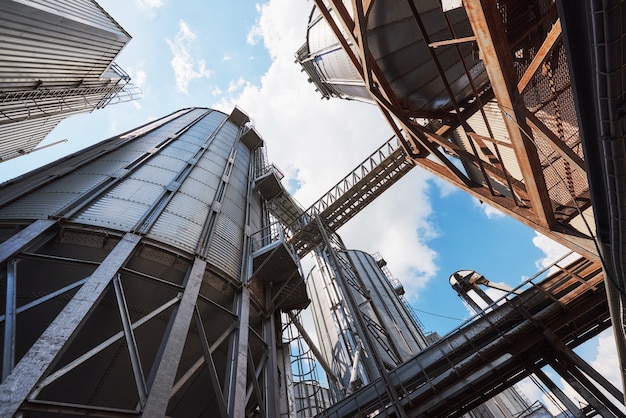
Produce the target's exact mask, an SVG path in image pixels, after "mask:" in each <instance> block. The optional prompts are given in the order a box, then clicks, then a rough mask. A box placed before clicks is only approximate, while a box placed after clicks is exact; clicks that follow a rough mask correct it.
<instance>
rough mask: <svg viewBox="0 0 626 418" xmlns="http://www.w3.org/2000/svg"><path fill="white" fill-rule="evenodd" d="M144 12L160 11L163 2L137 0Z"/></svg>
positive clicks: (159, 0)
mask: <svg viewBox="0 0 626 418" xmlns="http://www.w3.org/2000/svg"><path fill="white" fill-rule="evenodd" d="M135 1H136V2H137V4H138V5H139V8H140V9H142V10H152V9H158V8H159V7H161V6H163V0H135Z"/></svg>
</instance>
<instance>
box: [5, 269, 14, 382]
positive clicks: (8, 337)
mask: <svg viewBox="0 0 626 418" xmlns="http://www.w3.org/2000/svg"><path fill="white" fill-rule="evenodd" d="M16 273H17V260H16V259H12V260H9V262H8V263H7V287H6V289H7V296H6V308H5V311H6V313H5V315H4V350H3V352H2V353H3V356H2V381H4V379H6V378H7V376H8V375H9V374H10V373H11V371H13V366H15V320H16V318H15V316H16V314H17V312H16V298H15V292H16V288H17V283H16V277H15V275H16Z"/></svg>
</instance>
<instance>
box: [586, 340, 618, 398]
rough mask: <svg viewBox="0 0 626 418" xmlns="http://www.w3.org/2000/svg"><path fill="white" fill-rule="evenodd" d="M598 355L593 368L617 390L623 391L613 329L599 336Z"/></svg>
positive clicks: (592, 363)
mask: <svg viewBox="0 0 626 418" xmlns="http://www.w3.org/2000/svg"><path fill="white" fill-rule="evenodd" d="M597 350H598V353H597V355H596V358H595V359H594V360H593V361H592V362H591V366H592V367H593V368H594V369H596V371H597V372H598V373H600V374H601V375H602V376H604V377H605V378H606V379H607V380H608V381H609V382H611V383H612V384H613V385H614V386H615V387H616V388H618V389H620V390H621V389H622V378H621V376H620V373H619V371H620V367H619V363H618V361H619V360H618V357H617V348H616V347H615V337H614V335H613V329H612V328H609V329H607V330H606V331H604V332H603V333H602V334H600V335H599V336H598V347H597Z"/></svg>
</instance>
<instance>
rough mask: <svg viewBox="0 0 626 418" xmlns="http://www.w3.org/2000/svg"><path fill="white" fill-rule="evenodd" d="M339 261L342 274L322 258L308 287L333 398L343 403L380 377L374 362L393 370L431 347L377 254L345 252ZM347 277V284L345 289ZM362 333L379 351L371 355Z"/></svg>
mask: <svg viewBox="0 0 626 418" xmlns="http://www.w3.org/2000/svg"><path fill="white" fill-rule="evenodd" d="M326 251H328V248H327V249H326ZM335 257H336V258H337V259H338V260H339V263H340V267H339V268H340V269H341V272H338V271H337V270H336V267H334V265H333V263H332V260H331V258H332V257H329V256H328V255H327V253H322V252H320V253H318V264H317V265H316V267H315V268H314V269H313V270H312V271H311V272H310V273H309V277H308V280H307V288H308V290H309V294H310V296H311V310H312V313H313V315H312V316H313V321H314V323H315V329H316V331H317V337H318V341H319V349H320V352H321V353H322V355H323V356H324V358H325V360H326V362H327V363H328V364H329V365H330V367H332V369H333V371H334V373H335V376H336V377H337V380H338V381H337V382H336V381H334V380H332V379H329V384H330V387H331V393H332V395H333V396H335V397H337V398H342V397H343V396H345V394H346V393H350V392H351V391H353V390H355V389H356V388H358V387H359V386H360V385H363V384H367V383H369V382H370V381H372V380H374V379H377V378H378V377H380V370H379V366H378V365H377V363H376V361H375V357H379V358H380V359H381V360H382V362H383V363H384V364H385V366H386V367H387V368H389V369H391V368H393V367H395V366H398V365H399V364H401V363H403V362H404V361H406V360H408V359H410V358H411V357H413V356H415V355H416V354H417V353H418V352H420V351H421V350H422V349H424V348H425V347H426V346H427V342H426V338H425V336H424V334H423V331H422V330H421V329H420V327H419V325H418V324H417V323H416V321H415V320H413V318H412V316H411V315H410V314H409V312H408V311H407V308H406V307H405V305H404V304H403V303H402V301H401V299H400V298H399V296H398V294H397V293H396V292H395V290H394V287H393V285H392V284H391V282H390V280H389V278H388V277H387V275H386V274H385V273H384V272H383V270H382V269H381V267H380V265H379V264H378V263H377V261H376V260H375V259H374V257H373V256H372V255H370V254H367V253H365V252H363V251H358V250H340V251H336V253H335ZM342 278H343V279H345V281H346V283H343V284H342V282H341V281H342V280H343V279H342ZM346 291H347V292H350V293H351V297H352V298H354V300H355V301H356V304H357V305H358V311H355V309H354V307H353V306H351V303H350V301H349V298H348V296H347V295H346V294H345V292H346ZM357 315H358V316H360V317H361V318H362V319H363V320H364V322H365V323H366V329H361V327H360V326H359V321H357V318H356V316H357ZM363 332H368V333H369V334H370V336H371V338H370V339H371V340H372V342H373V347H372V349H373V350H376V352H368V351H367V349H368V347H367V344H364V339H365V338H364V336H363V335H360V334H361V333H363ZM335 400H337V399H335Z"/></svg>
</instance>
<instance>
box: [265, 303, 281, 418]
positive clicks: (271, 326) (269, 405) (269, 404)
mask: <svg viewBox="0 0 626 418" xmlns="http://www.w3.org/2000/svg"><path fill="white" fill-rule="evenodd" d="M267 299H268V300H269V299H271V294H269V293H268V294H267ZM263 327H264V334H265V341H266V342H267V349H268V353H267V357H268V358H267V364H266V365H265V373H264V375H265V391H264V392H265V408H266V416H268V417H277V416H279V415H280V414H279V413H278V411H279V406H278V405H279V404H278V401H279V398H280V394H279V393H280V392H279V390H278V376H277V373H276V370H277V357H276V350H277V349H278V344H277V341H276V328H275V327H276V314H275V313H271V314H270V315H269V318H267V319H266V320H265V321H264V324H263Z"/></svg>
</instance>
